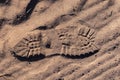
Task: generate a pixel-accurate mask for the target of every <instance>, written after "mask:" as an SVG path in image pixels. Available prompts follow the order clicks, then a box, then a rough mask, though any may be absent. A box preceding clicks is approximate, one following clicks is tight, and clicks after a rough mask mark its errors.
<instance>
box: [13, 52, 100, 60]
mask: <svg viewBox="0 0 120 80" xmlns="http://www.w3.org/2000/svg"><path fill="white" fill-rule="evenodd" d="M97 52H98V50H96V51H94V52H89V53H85V54H81V55H80V56H71V55H64V54H62V55H61V54H57V53H56V54H53V55H49V56H45V55H43V54H40V55H34V56H30V57H29V58H27V57H21V56H18V55H16V54H15V53H14V52H12V54H13V55H14V57H16V58H17V59H19V60H20V61H28V62H34V61H38V60H41V59H44V58H52V57H55V56H62V57H65V58H70V59H84V58H88V57H90V56H92V55H94V54H96V53H97Z"/></svg>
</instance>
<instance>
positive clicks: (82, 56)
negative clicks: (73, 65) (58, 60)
mask: <svg viewBox="0 0 120 80" xmlns="http://www.w3.org/2000/svg"><path fill="white" fill-rule="evenodd" d="M97 52H98V50H96V51H94V52H89V53H85V54H81V55H80V56H71V55H64V54H63V55H62V56H63V57H66V58H71V59H84V58H88V57H90V56H92V55H94V54H96V53H97Z"/></svg>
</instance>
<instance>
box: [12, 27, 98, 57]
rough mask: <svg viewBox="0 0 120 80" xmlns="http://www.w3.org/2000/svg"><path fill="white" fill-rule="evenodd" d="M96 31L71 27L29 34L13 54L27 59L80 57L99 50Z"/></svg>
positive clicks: (18, 44) (15, 48)
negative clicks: (59, 56)
mask: <svg viewBox="0 0 120 80" xmlns="http://www.w3.org/2000/svg"><path fill="white" fill-rule="evenodd" d="M95 34H96V32H95V30H94V29H90V28H88V27H76V26H70V27H66V28H64V29H56V30H48V31H43V32H40V33H37V34H33V33H32V34H28V35H27V36H26V37H24V38H23V39H22V40H21V41H20V42H18V43H17V44H16V45H15V46H14V48H13V52H14V53H15V55H17V56H21V57H27V58H29V57H30V56H35V55H40V54H43V55H45V56H50V55H54V54H59V55H62V54H63V55H70V56H80V55H82V54H86V53H89V54H90V53H93V52H94V51H97V50H99V47H98V46H97V45H96V44H95V42H94V38H95Z"/></svg>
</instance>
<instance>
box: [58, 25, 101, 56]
mask: <svg viewBox="0 0 120 80" xmlns="http://www.w3.org/2000/svg"><path fill="white" fill-rule="evenodd" d="M58 35H59V40H60V41H61V43H62V47H61V54H64V55H71V56H80V55H81V54H86V53H91V52H94V51H97V50H99V47H98V45H96V44H95V42H94V38H95V35H96V31H95V30H94V29H90V28H88V27H69V29H67V28H66V29H61V30H60V32H59V33H58Z"/></svg>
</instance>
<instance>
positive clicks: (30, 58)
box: [12, 52, 45, 62]
mask: <svg viewBox="0 0 120 80" xmlns="http://www.w3.org/2000/svg"><path fill="white" fill-rule="evenodd" d="M12 54H13V56H14V57H15V58H17V59H19V60H20V61H28V62H33V61H38V60H41V59H44V58H45V55H43V54H40V55H34V56H30V57H21V56H18V55H16V54H15V53H14V52H12Z"/></svg>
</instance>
